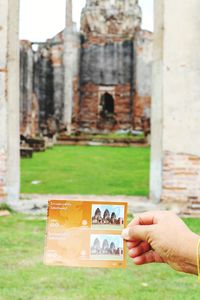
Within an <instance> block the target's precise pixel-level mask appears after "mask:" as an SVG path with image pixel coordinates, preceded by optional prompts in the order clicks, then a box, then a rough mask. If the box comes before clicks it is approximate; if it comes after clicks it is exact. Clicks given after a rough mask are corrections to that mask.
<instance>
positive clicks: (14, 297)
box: [0, 214, 200, 300]
mask: <svg viewBox="0 0 200 300" xmlns="http://www.w3.org/2000/svg"><path fill="white" fill-rule="evenodd" d="M186 221H187V223H188V224H189V225H190V227H191V228H192V229H193V230H195V231H196V232H200V220H199V219H198V220H197V219H188V220H186ZM0 229H1V234H0V300H108V299H109V300H151V299H152V300H160V299H162V300H165V299H166V300H184V299H185V300H195V299H196V300H197V299H200V286H199V285H198V283H197V278H196V277H194V276H190V275H186V274H179V273H176V272H174V271H172V270H170V269H169V267H168V266H165V265H148V266H147V265H146V266H142V267H135V266H133V265H132V263H131V262H130V261H129V262H128V268H127V269H126V270H111V269H108V270H104V269H68V268H62V267H60V268H59V267H46V266H44V265H43V263H42V256H43V248H44V232H45V221H43V220H39V219H36V220H33V219H31V218H30V217H28V216H22V215H19V214H14V215H13V216H10V217H7V218H0Z"/></svg>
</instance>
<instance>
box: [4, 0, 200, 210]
mask: <svg viewBox="0 0 200 300" xmlns="http://www.w3.org/2000/svg"><path fill="white" fill-rule="evenodd" d="M68 1H69V0H68ZM124 2H125V1H123V3H124ZM95 3H96V1H95ZM95 3H94V4H95ZM101 3H102V5H104V3H105V2H104V1H101ZM110 3H111V0H110ZM112 3H114V1H112ZM115 3H117V1H115ZM127 3H128V1H127ZM18 4H19V1H18V0H9V1H8V0H0V8H1V14H0V40H1V47H0V86H1V89H0V201H13V200H15V199H19V186H20V182H19V88H18V87H19V44H18V30H17V29H18V23H19V22H18V21H19V20H18V16H19V15H18V12H19V10H18ZM87 4H90V5H91V7H92V5H93V2H91V1H90V2H88V3H87ZM172 8H173V9H172ZM199 10H200V1H199V0H193V1H181V0H176V1H173V0H155V39H154V51H153V53H154V56H153V90H152V151H151V184H150V191H151V193H150V198H151V200H152V201H157V202H160V201H161V202H162V203H164V204H165V205H166V206H167V207H168V208H172V207H174V206H176V208H177V212H181V213H186V214H192V215H200V135H199V112H200V101H199V98H200V86H199V81H200V73H199V68H200V59H199V48H200V40H199V26H200V19H199ZM180 15H181V18H180ZM110 24H113V22H111V21H110ZM86 28H87V26H86ZM97 28H98V27H97ZM109 28H113V25H112V26H110V27H109ZM90 35H91V34H89V36H90ZM140 36H141V34H140ZM88 40H89V37H88ZM85 43H87V39H86V38H85V39H83V41H82V45H84V44H85ZM90 43H91V42H90ZM142 44H143V41H142V40H141V42H138V43H136V42H135V45H137V47H138V49H137V53H139V54H140V55H142V52H143V51H141V47H140V45H141V46H142ZM144 44H145V42H144ZM107 51H108V50H107ZM144 52H145V51H144ZM140 55H139V56H138V58H137V59H136V63H137V66H138V69H137V68H136V69H135V70H136V72H135V73H136V74H138V75H135V77H136V78H137V76H139V74H142V73H141V72H140V71H139V69H140V68H139V65H143V59H142V56H140ZM141 59H142V60H141ZM145 61H146V62H147V65H148V66H147V68H145V69H147V70H148V68H149V59H145V60H144V62H145ZM143 71H144V69H143ZM138 78H139V77H138ZM134 81H135V82H136V83H138V85H140V84H141V83H139V81H138V80H136V79H135V78H134ZM54 82H55V78H54ZM85 85H86V84H85ZM138 85H137V84H135V90H137V86H138ZM148 86H149V83H148ZM148 86H147V90H146V88H145V90H141V89H139V88H138V92H137V93H136V92H135V97H137V98H138V99H140V100H142V101H143V103H145V102H146V101H147V92H145V91H148ZM141 87H142V86H141ZM83 89H84V85H83V86H82V90H83ZM107 93H108V94H110V95H111V92H110V93H109V92H108V91H107ZM54 95H55V94H54ZM83 96H84V94H83ZM88 96H89V94H88ZM111 96H112V95H111ZM58 98H59V97H58ZM83 98H84V97H83ZM54 99H55V98H54ZM59 99H60V98H59ZM80 99H81V98H80ZM109 99H111V98H110V97H109ZM142 101H141V103H142ZM108 103H111V104H112V103H113V102H112V101H111V100H109V101H108ZM102 104H103V105H101V106H104V108H105V107H108V106H107V104H106V105H105V98H103V99H102ZM136 106H137V108H138V111H140V109H141V110H142V106H143V104H141V106H139V105H136ZM23 107H24V110H26V109H28V107H29V106H26V105H25V103H24V106H23ZM26 107H27V108H26ZM54 107H55V100H54ZM109 108H110V110H113V109H112V108H113V105H109ZM105 110H106V109H105ZM105 110H104V111H105ZM74 111H75V110H74ZM54 112H55V111H54ZM146 113H147V114H148V110H146ZM138 114H139V113H138ZM78 115H79V114H78ZM21 120H26V119H23V117H22V115H21ZM137 120H138V121H137V122H139V117H138V115H137ZM23 122H25V121H23ZM77 124H78V122H77Z"/></svg>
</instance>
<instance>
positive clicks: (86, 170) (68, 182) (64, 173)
mask: <svg viewBox="0 0 200 300" xmlns="http://www.w3.org/2000/svg"><path fill="white" fill-rule="evenodd" d="M149 157H150V149H149V148H142V147H139V148H132V147H125V148H112V147H85V146H83V147H81V146H68V147H67V146H56V147H54V148H53V149H52V150H47V151H46V152H44V153H34V157H33V159H22V160H21V192H22V193H38V194H49V193H51V194H82V195H87V194H89V195H90V194H94V195H127V196H128V195H138V196H146V195H148V192H149V160H150V159H149ZM33 181H36V182H37V181H38V182H40V183H39V184H35V185H34V184H32V182H33Z"/></svg>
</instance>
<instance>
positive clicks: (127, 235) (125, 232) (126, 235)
mask: <svg viewBox="0 0 200 300" xmlns="http://www.w3.org/2000/svg"><path fill="white" fill-rule="evenodd" d="M122 237H123V238H124V239H125V240H126V239H128V238H129V228H126V229H124V230H123V231H122Z"/></svg>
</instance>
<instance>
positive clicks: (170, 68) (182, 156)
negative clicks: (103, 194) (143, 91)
mask: <svg viewBox="0 0 200 300" xmlns="http://www.w3.org/2000/svg"><path fill="white" fill-rule="evenodd" d="M155 5H156V8H155V20H156V24H155V25H156V32H155V36H156V37H155V50H154V74H153V78H154V82H153V109H152V123H153V125H152V157H151V197H152V199H154V200H157V201H159V200H160V199H161V200H162V201H163V202H164V203H169V205H174V204H175V203H176V204H177V205H178V206H181V211H182V212H185V211H186V212H190V210H192V208H195V207H198V205H199V208H198V209H199V211H200V134H199V122H200V85H199V82H200V56H199V49H200V38H199V27H200V18H199V10H200V1H199V0H191V1H182V0H176V1H173V0H162V1H161V0H155Z"/></svg>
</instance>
